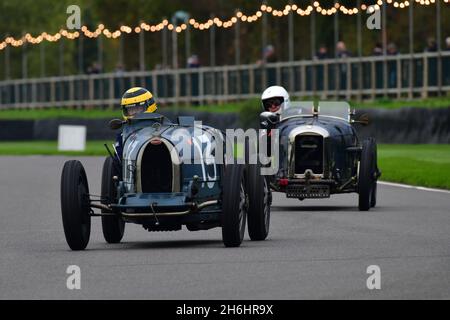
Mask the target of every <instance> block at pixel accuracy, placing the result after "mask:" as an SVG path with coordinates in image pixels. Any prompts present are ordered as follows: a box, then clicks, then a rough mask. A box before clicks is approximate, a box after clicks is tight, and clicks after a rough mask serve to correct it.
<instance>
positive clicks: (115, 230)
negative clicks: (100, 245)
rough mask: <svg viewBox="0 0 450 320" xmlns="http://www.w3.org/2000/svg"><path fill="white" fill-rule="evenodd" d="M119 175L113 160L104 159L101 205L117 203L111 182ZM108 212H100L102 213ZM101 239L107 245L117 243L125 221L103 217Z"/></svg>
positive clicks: (122, 232) (121, 235) (118, 217)
mask: <svg viewBox="0 0 450 320" xmlns="http://www.w3.org/2000/svg"><path fill="white" fill-rule="evenodd" d="M119 175H120V173H119V172H118V169H117V168H116V166H115V165H114V159H113V158H111V157H108V158H106V160H105V163H104V164H103V173H102V203H103V204H106V205H108V204H111V203H115V202H116V201H117V199H116V198H117V190H116V186H115V184H114V181H113V177H114V176H117V177H119ZM107 212H108V211H105V210H102V213H107ZM102 230H103V237H104V238H105V240H106V242H108V243H119V242H120V241H121V240H122V238H123V234H124V231H125V221H123V219H122V218H121V217H120V216H115V217H113V216H105V217H102Z"/></svg>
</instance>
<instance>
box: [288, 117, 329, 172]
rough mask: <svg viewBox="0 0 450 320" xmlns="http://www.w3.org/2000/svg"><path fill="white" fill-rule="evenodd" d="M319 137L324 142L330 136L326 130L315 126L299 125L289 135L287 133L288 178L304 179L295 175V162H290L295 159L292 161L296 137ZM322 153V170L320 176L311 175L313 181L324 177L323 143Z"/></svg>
mask: <svg viewBox="0 0 450 320" xmlns="http://www.w3.org/2000/svg"><path fill="white" fill-rule="evenodd" d="M298 135H301V136H308V135H311V136H321V137H322V138H323V139H324V140H325V138H328V137H329V136H330V133H329V132H328V130H326V129H324V128H322V127H320V126H317V125H301V126H298V127H297V128H295V129H293V130H292V131H291V132H290V133H289V145H288V176H289V178H299V179H304V178H305V174H304V173H303V174H295V162H294V163H293V162H292V161H295V159H292V158H293V156H294V155H295V138H296V137H297V136H298ZM322 152H323V155H322V157H323V168H322V173H321V174H313V175H312V178H313V179H317V178H324V177H325V141H324V144H323V147H322Z"/></svg>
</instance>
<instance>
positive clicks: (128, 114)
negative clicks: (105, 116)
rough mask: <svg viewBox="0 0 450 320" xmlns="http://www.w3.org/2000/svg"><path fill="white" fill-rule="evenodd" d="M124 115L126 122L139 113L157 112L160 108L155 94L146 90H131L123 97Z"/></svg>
mask: <svg viewBox="0 0 450 320" xmlns="http://www.w3.org/2000/svg"><path fill="white" fill-rule="evenodd" d="M121 106H122V115H123V117H124V119H125V120H128V119H130V118H133V117H134V116H135V115H136V114H138V113H143V112H149V113H151V112H155V111H156V110H157V109H158V107H157V105H156V102H155V99H153V94H152V93H151V92H150V91H148V90H147V89H145V88H140V87H136V88H131V89H129V90H128V91H127V92H125V94H124V95H123V97H122V102H121Z"/></svg>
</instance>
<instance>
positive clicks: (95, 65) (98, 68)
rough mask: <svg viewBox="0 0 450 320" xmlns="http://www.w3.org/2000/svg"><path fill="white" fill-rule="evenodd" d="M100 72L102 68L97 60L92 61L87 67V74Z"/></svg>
mask: <svg viewBox="0 0 450 320" xmlns="http://www.w3.org/2000/svg"><path fill="white" fill-rule="evenodd" d="M101 72H102V68H101V66H100V64H99V63H98V62H94V63H93V64H92V65H91V66H90V67H88V69H87V73H88V74H99V73H101Z"/></svg>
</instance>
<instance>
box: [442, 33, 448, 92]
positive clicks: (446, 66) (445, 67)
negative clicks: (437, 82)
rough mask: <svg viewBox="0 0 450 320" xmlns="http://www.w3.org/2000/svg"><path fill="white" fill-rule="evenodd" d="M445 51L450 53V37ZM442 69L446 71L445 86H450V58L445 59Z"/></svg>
mask: <svg viewBox="0 0 450 320" xmlns="http://www.w3.org/2000/svg"><path fill="white" fill-rule="evenodd" d="M445 51H450V37H447V38H446V39H445ZM442 60H443V62H442V69H443V71H444V75H443V77H444V85H445V86H448V85H450V57H449V56H446V57H443V59H442Z"/></svg>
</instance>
